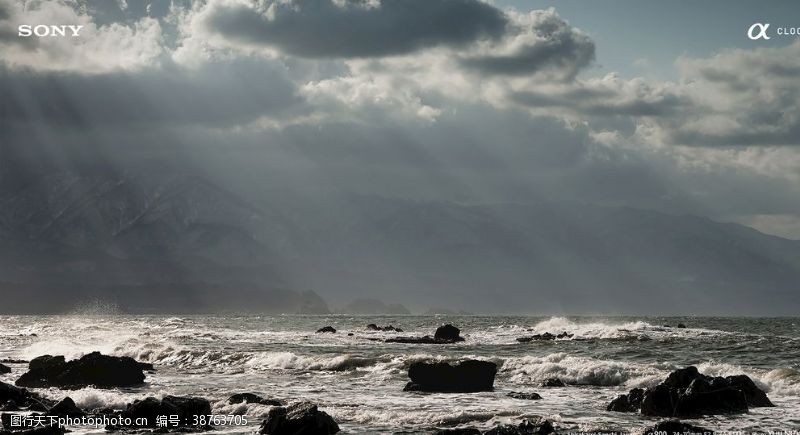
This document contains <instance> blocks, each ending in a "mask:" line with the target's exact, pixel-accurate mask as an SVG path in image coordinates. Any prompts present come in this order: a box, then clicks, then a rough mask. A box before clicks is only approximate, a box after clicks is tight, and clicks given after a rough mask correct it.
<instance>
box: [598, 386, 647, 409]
mask: <svg viewBox="0 0 800 435" xmlns="http://www.w3.org/2000/svg"><path fill="white" fill-rule="evenodd" d="M643 398H644V390H643V389H641V388H634V389H632V390H631V391H630V392H629V393H628V394H622V395H620V396H618V397H617V398H616V399H614V400H612V401H611V403H609V404H608V406H607V407H606V411H615V412H636V411H638V410H639V409H641V407H642V399H643Z"/></svg>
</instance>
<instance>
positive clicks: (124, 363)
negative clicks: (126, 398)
mask: <svg viewBox="0 0 800 435" xmlns="http://www.w3.org/2000/svg"><path fill="white" fill-rule="evenodd" d="M40 358H41V357H40ZM37 360H39V358H37V359H35V360H33V361H31V366H29V371H28V372H27V373H25V374H23V375H22V376H20V378H19V379H17V382H16V385H18V386H22V387H34V388H46V387H58V388H83V387H87V386H90V385H93V386H95V387H98V388H114V387H130V386H134V385H140V384H142V383H143V382H144V377H145V376H144V373H143V372H142V368H141V366H140V365H139V363H138V362H136V361H135V360H134V359H133V358H130V357H116V356H107V355H101V354H100V352H92V353H90V354H88V355H84V356H83V357H81V358H80V359H77V360H72V361H69V362H63V357H61V358H59V357H51V358H46V359H41V360H39V361H37ZM30 367H33V368H30Z"/></svg>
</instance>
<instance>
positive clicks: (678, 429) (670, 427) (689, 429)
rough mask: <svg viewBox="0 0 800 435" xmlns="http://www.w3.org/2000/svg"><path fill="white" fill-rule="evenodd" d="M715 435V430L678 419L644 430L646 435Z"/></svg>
mask: <svg viewBox="0 0 800 435" xmlns="http://www.w3.org/2000/svg"><path fill="white" fill-rule="evenodd" d="M662 434H667V435H713V434H714V431H712V430H709V429H705V428H702V427H699V426H693V425H691V424H688V423H683V422H680V421H678V420H665V421H660V422H658V423H656V424H655V425H653V426H651V427H648V428H646V429H645V430H644V435H662Z"/></svg>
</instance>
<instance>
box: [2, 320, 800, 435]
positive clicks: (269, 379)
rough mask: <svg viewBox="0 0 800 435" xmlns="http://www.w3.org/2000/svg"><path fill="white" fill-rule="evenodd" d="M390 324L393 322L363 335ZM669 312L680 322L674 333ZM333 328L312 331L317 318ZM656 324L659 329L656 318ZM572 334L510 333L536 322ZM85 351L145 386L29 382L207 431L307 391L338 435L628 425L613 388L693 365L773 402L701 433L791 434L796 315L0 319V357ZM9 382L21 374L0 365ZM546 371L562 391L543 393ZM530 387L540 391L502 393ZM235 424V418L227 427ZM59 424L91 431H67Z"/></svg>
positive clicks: (797, 356) (18, 368)
mask: <svg viewBox="0 0 800 435" xmlns="http://www.w3.org/2000/svg"><path fill="white" fill-rule="evenodd" d="M370 323H375V324H378V325H381V326H384V325H390V324H391V325H393V326H395V327H399V328H402V329H403V332H402V333H397V332H384V331H370V330H368V329H367V328H366V325H367V324H370ZM448 323H449V324H452V325H455V326H457V327H458V328H460V329H461V335H462V336H463V337H464V338H465V341H463V342H460V343H456V344H436V345H433V344H427V345H422V344H413V345H412V344H396V343H385V342H384V341H383V340H384V339H386V338H390V337H394V336H398V335H401V336H422V335H432V334H433V333H434V331H435V329H436V328H437V327H438V326H440V325H443V324H448ZM679 323H683V324H685V325H686V328H677V327H676V326H677V324H679ZM328 325H330V326H333V327H334V328H335V329H336V330H337V332H336V333H316V331H317V329H319V328H321V327H323V326H328ZM666 325H669V326H666ZM545 332H550V333H553V334H557V333H561V332H568V333H570V334H573V336H572V337H571V338H565V339H558V340H553V341H531V342H527V343H520V342H518V341H517V340H516V339H517V338H519V337H524V336H530V335H533V334H537V333H545ZM92 351H100V352H102V353H104V354H110V355H118V356H130V357H133V358H135V359H137V360H139V361H142V362H150V363H153V364H154V365H155V368H156V371H155V373H150V374H148V375H147V380H146V384H145V385H143V386H141V387H137V388H130V389H110V390H104V389H95V388H85V389H80V390H71V391H62V390H58V389H39V390H37V391H38V392H40V393H41V394H43V395H45V396H48V397H51V398H53V399H62V398H64V397H66V396H69V397H71V398H72V399H73V400H75V402H76V403H77V404H78V406H80V407H83V408H87V409H93V408H108V407H111V408H116V409H124V407H125V406H126V404H128V403H130V402H132V401H133V400H135V399H142V398H145V397H148V396H153V397H157V398H160V397H162V396H164V395H181V396H196V397H204V398H207V399H208V400H210V401H211V403H212V409H213V413H214V414H217V415H221V416H223V415H224V416H228V415H240V416H243V417H244V418H241V419H239V420H234V419H231V420H230V421H236V422H237V423H238V424H231V425H226V426H218V431H219V432H222V433H254V432H255V431H257V429H258V426H259V424H260V423H261V421H262V420H263V418H264V417H265V416H266V414H267V413H268V412H269V410H270V406H266V405H257V404H234V405H232V404H229V403H228V401H227V399H228V397H230V396H231V395H232V394H234V393H240V392H253V393H258V394H260V395H262V396H264V397H268V398H275V399H279V400H283V401H286V402H289V403H291V402H294V401H301V400H302V401H311V402H314V403H316V404H318V406H319V408H320V409H321V410H323V411H325V412H327V413H328V414H330V415H331V416H332V417H333V418H334V419H335V420H336V421H337V422H338V424H339V426H340V427H341V430H342V432H341V433H347V434H367V433H369V434H372V433H375V434H380V433H408V434H415V433H419V434H425V433H434V432H435V431H436V430H438V429H443V428H459V427H475V428H478V429H488V428H491V427H494V426H497V425H499V424H504V423H519V422H520V421H522V419H524V418H536V417H544V418H546V419H548V420H550V421H551V422H552V423H553V424H554V425H555V427H556V429H557V430H558V431H559V432H562V433H574V432H598V431H621V432H630V433H641V431H642V430H643V429H644V428H645V427H646V426H648V425H652V424H653V423H654V422H656V421H657V420H658V419H655V418H650V417H645V416H641V415H639V414H628V413H618V412H609V411H606V405H607V404H608V403H609V402H610V401H611V400H612V399H613V398H615V397H616V396H617V395H619V394H622V393H626V392H627V391H628V390H630V389H631V388H634V387H646V386H650V385H655V384H657V383H658V382H660V381H661V380H663V379H664V378H665V377H666V376H667V375H668V374H669V373H670V372H671V371H672V370H675V369H678V368H682V367H686V366H689V365H694V366H696V367H697V368H698V369H699V370H700V372H701V373H705V374H708V375H718V376H727V375H737V374H746V375H748V376H750V377H751V378H752V379H753V380H754V381H755V382H756V384H757V385H758V386H759V387H761V388H762V389H763V390H765V391H766V392H767V395H768V396H769V398H770V399H771V400H772V401H773V402H774V404H775V405H776V406H775V407H774V408H754V409H751V410H750V412H748V413H746V414H741V415H723V416H712V417H707V418H699V419H687V420H684V421H687V422H689V423H692V424H696V425H699V426H703V427H705V428H708V429H712V430H716V431H721V432H725V431H732V432H745V433H747V432H784V433H785V432H789V431H793V432H794V433H797V431H798V430H800V318H728V317H680V318H678V317H560V316H557V317H525V316H477V315H476V316H444V315H443V316H352V315H315V316H311V315H279V316H253V315H247V316H235V315H225V316H208V315H196V316H180V317H175V316H156V315H153V316H132V315H119V314H114V315H106V314H79V315H60V316H0V360H17V361H26V360H30V359H32V358H34V357H37V356H40V355H44V354H50V355H64V356H66V357H67V358H68V359H70V358H77V357H80V356H81V355H83V354H86V353H89V352H92ZM465 359H478V360H486V361H492V362H495V363H496V364H497V365H498V366H499V371H498V374H497V377H496V379H495V384H494V386H495V388H494V391H491V392H482V393H471V394H438V393H419V392H404V391H403V387H404V385H405V384H406V382H408V375H407V373H408V367H409V365H410V364H411V363H413V362H416V361H447V362H458V361H461V360H465ZM6 365H8V366H10V367H11V368H12V372H11V373H10V374H5V375H0V380H2V381H3V382H8V383H13V381H14V380H15V379H16V378H18V377H19V376H20V375H21V374H22V373H24V372H25V371H26V368H27V364H25V363H23V362H16V363H7V364H6ZM548 378H559V379H561V380H562V381H564V382H565V383H567V384H568V385H567V386H566V387H564V388H542V387H540V383H541V382H542V381H543V380H545V379H548ZM512 391H515V392H536V393H539V394H540V395H541V396H542V399H541V400H535V401H532V400H520V399H515V398H511V397H508V396H507V394H508V393H509V392H512ZM243 420H246V421H247V424H246V425H242V424H241V423H242V421H243ZM70 429H71V430H73V432H74V433H103V429H97V428H88V427H73V428H70Z"/></svg>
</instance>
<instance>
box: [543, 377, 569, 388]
mask: <svg viewBox="0 0 800 435" xmlns="http://www.w3.org/2000/svg"><path fill="white" fill-rule="evenodd" d="M541 386H542V387H544V388H560V387H566V386H567V385H566V384H564V382H563V381H562V380H561V379H558V378H547V379H545V380H544V381H542V383H541Z"/></svg>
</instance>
